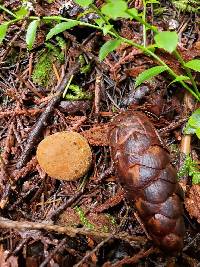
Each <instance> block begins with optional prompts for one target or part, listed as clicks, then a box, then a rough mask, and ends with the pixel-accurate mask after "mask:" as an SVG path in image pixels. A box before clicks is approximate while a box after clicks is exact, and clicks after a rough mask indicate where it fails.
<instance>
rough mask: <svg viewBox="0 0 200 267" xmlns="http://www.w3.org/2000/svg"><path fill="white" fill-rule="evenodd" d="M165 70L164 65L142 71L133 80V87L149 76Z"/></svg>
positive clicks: (151, 76)
mask: <svg viewBox="0 0 200 267" xmlns="http://www.w3.org/2000/svg"><path fill="white" fill-rule="evenodd" d="M165 70H167V67H165V66H156V67H152V68H150V69H148V70H145V71H143V72H142V73H140V74H139V75H138V77H137V78H136V80H135V88H136V87H138V86H139V85H140V84H141V83H143V82H145V81H148V80H150V79H151V78H153V77H154V76H156V75H158V74H160V73H162V72H163V71H165Z"/></svg>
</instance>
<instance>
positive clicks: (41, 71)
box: [32, 43, 64, 87]
mask: <svg viewBox="0 0 200 267" xmlns="http://www.w3.org/2000/svg"><path fill="white" fill-rule="evenodd" d="M63 62H64V53H63V52H62V51H61V49H60V47H56V46H55V45H52V44H51V43H46V48H45V49H44V50H43V51H42V53H41V54H40V55H39V56H38V61H37V63H36V65H35V67H34V70H33V74H32V79H33V82H34V83H37V84H38V85H41V86H44V87H47V86H48V84H50V83H51V81H50V80H51V74H52V64H53V63H54V64H56V65H60V64H62V63H63Z"/></svg>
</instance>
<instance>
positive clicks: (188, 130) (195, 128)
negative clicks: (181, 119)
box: [184, 108, 200, 135]
mask: <svg viewBox="0 0 200 267" xmlns="http://www.w3.org/2000/svg"><path fill="white" fill-rule="evenodd" d="M199 129H200V108H198V109H197V110H195V112H194V113H193V114H192V115H191V116H190V118H189V120H188V122H187V124H186V126H185V129H184V134H194V133H198V135H199V131H200V130H199Z"/></svg>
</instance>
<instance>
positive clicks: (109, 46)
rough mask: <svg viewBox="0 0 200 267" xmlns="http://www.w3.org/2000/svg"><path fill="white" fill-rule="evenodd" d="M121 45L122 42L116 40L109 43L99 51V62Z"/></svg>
mask: <svg viewBox="0 0 200 267" xmlns="http://www.w3.org/2000/svg"><path fill="white" fill-rule="evenodd" d="M120 44H121V40H119V39H114V40H110V41H107V42H106V43H105V44H104V45H103V46H102V47H101V49H100V51H99V60H100V61H102V60H104V58H105V57H106V56H107V55H108V54H109V53H110V52H112V51H114V50H115V49H116V48H117V47H118V46H119V45H120Z"/></svg>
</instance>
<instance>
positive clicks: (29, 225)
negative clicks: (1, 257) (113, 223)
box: [0, 217, 147, 244]
mask: <svg viewBox="0 0 200 267" xmlns="http://www.w3.org/2000/svg"><path fill="white" fill-rule="evenodd" d="M0 228H1V229H14V230H18V231H28V230H46V231H54V232H57V233H60V234H66V235H68V236H70V237H75V236H76V235H89V236H94V237H97V238H108V237H113V238H117V239H122V240H126V241H128V242H137V243H140V244H144V243H145V242H146V241H147V240H146V238H144V237H137V236H130V235H128V234H127V233H124V232H123V233H119V234H116V233H113V234H112V233H105V232H100V231H95V230H89V229H86V228H83V227H82V228H75V227H71V226H60V225H55V224H48V223H46V222H45V223H40V222H30V221H24V222H21V221H12V220H9V219H6V218H3V217H0Z"/></svg>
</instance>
